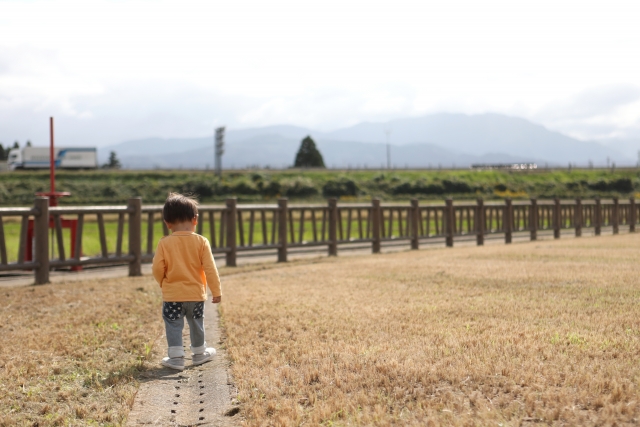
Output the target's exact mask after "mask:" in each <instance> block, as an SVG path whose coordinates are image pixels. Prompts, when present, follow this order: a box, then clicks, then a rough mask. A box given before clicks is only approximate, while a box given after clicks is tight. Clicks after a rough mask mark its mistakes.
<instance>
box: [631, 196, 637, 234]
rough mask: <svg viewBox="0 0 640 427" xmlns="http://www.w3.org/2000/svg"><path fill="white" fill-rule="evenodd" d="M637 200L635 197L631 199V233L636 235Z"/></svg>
mask: <svg viewBox="0 0 640 427" xmlns="http://www.w3.org/2000/svg"><path fill="white" fill-rule="evenodd" d="M636 216H637V213H636V199H635V198H633V197H630V198H629V233H635V231H636V221H637V220H638V219H637V218H636Z"/></svg>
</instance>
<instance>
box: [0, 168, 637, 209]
mask: <svg viewBox="0 0 640 427" xmlns="http://www.w3.org/2000/svg"><path fill="white" fill-rule="evenodd" d="M48 188H49V174H48V172H47V171H38V172H34V171H15V172H6V173H3V174H2V175H0V205H2V206H28V205H31V204H32V203H33V197H34V193H35V192H38V191H47V190H48ZM57 189H58V190H60V191H70V192H71V193H72V195H71V197H68V198H65V199H63V201H62V203H63V204H66V205H78V204H82V205H87V204H100V205H104V204H122V203H125V202H126V200H127V199H128V198H129V197H135V196H141V197H142V198H143V202H144V203H161V202H163V201H164V199H165V198H166V195H167V193H168V192H169V191H178V192H183V193H193V194H195V195H197V196H198V197H199V199H200V200H201V201H202V202H204V203H212V202H220V201H223V200H224V199H225V198H227V197H231V196H235V197H238V199H239V201H240V202H257V201H274V200H275V199H277V198H278V197H282V196H284V197H288V198H290V199H291V200H292V201H300V200H311V201H320V200H324V199H325V198H327V197H339V198H341V199H342V200H369V199H371V198H372V197H379V198H381V199H383V200H407V199H409V198H411V197H417V198H420V199H425V200H441V199H444V198H446V197H454V198H456V199H470V198H476V197H484V198H486V199H500V198H505V197H511V198H516V199H517V198H529V197H541V198H542V197H544V198H552V197H566V198H573V197H583V198H590V197H595V196H601V197H613V196H618V197H628V196H631V195H634V194H635V193H636V192H638V191H640V173H639V172H638V171H637V170H635V169H634V170H632V169H626V170H617V171H613V172H612V171H611V170H573V171H568V170H565V171H536V172H504V171H469V170H462V171H460V170H458V171H437V170H430V171H416V170H396V171H373V170H371V171H333V170H303V171H300V170H284V171H270V170H261V171H247V172H227V173H225V174H223V176H222V178H218V177H216V176H215V175H214V174H213V173H212V172H210V171H103V170H98V171H79V172H72V171H59V172H58V173H57Z"/></svg>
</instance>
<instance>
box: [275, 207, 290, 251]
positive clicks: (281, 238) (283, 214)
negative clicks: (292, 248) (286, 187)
mask: <svg viewBox="0 0 640 427" xmlns="http://www.w3.org/2000/svg"><path fill="white" fill-rule="evenodd" d="M288 216H289V208H288V207H287V199H286V198H282V199H278V262H287V217H288Z"/></svg>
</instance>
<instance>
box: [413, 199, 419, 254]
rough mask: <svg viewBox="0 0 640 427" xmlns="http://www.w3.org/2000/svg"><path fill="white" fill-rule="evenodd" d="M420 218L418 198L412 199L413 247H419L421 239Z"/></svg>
mask: <svg viewBox="0 0 640 427" xmlns="http://www.w3.org/2000/svg"><path fill="white" fill-rule="evenodd" d="M419 218H420V203H419V202H418V199H411V249H419V248H420V241H419V239H418V237H419V234H420V230H419V226H420V223H419V221H420V220H419Z"/></svg>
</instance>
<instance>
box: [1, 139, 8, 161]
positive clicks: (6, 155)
mask: <svg viewBox="0 0 640 427" xmlns="http://www.w3.org/2000/svg"><path fill="white" fill-rule="evenodd" d="M8 154H9V150H7V152H6V153H5V151H4V147H3V146H2V143H0V161H2V160H7V157H8Z"/></svg>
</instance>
